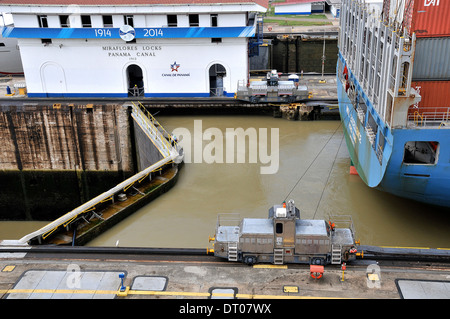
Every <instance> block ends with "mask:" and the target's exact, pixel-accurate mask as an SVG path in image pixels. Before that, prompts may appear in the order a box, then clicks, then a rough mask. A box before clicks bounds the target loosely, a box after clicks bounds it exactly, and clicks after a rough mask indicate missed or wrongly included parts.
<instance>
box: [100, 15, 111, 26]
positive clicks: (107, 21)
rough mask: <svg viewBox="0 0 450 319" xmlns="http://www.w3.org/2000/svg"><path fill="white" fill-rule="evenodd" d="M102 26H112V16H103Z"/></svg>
mask: <svg viewBox="0 0 450 319" xmlns="http://www.w3.org/2000/svg"><path fill="white" fill-rule="evenodd" d="M102 18H103V27H105V28H112V27H113V18H112V16H103V17H102Z"/></svg>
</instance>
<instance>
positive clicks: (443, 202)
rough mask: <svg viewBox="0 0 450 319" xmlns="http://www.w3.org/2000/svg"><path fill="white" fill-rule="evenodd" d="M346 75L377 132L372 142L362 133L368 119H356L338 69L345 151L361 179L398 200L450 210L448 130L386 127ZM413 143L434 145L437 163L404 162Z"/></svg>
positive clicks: (356, 116) (357, 117)
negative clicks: (406, 153)
mask: <svg viewBox="0 0 450 319" xmlns="http://www.w3.org/2000/svg"><path fill="white" fill-rule="evenodd" d="M339 59H340V61H341V62H342V63H344V62H345V61H344V59H343V57H342V56H341V55H340V56H339ZM338 64H339V62H338ZM348 71H349V77H350V78H351V80H352V82H353V83H354V85H355V91H356V92H358V94H359V95H360V96H361V97H362V98H363V99H364V100H365V101H366V105H367V113H370V115H371V116H372V118H373V119H374V120H375V122H376V123H377V128H378V129H377V132H374V134H375V141H374V142H371V141H370V138H369V134H368V133H367V131H366V130H365V124H367V116H366V119H364V118H363V119H361V116H358V113H357V111H356V110H355V108H354V107H353V105H352V102H351V99H350V98H349V96H348V94H347V92H346V90H345V88H344V87H343V84H342V82H341V80H340V79H339V69H338V71H337V72H338V74H337V88H338V100H339V112H340V115H341V121H342V125H343V131H344V135H345V139H346V144H347V148H348V151H349V154H350V157H351V160H352V162H353V165H354V166H355V168H356V170H357V171H358V174H359V176H360V177H361V179H362V180H363V181H364V182H365V183H366V184H367V185H368V186H369V187H372V188H377V189H379V190H382V191H385V192H388V193H392V194H394V195H397V196H400V197H404V198H408V199H412V200H415V201H420V202H423V203H427V204H431V205H437V206H443V207H450V130H449V129H438V128H423V127H420V128H400V129H394V128H390V127H388V126H387V125H385V123H384V122H383V121H382V120H381V117H380V116H379V115H378V113H377V112H376V110H375V109H374V108H373V106H372V105H371V103H370V102H369V101H368V99H367V98H366V94H365V92H364V91H363V89H362V88H361V86H360V84H359V83H358V81H357V79H356V78H355V77H354V76H353V74H351V70H348ZM364 122H366V123H364ZM372 138H373V137H372ZM379 139H383V140H384V143H381V144H382V147H381V148H378V145H379V143H378V141H379ZM412 141H419V142H420V141H424V142H428V141H433V142H437V144H438V145H439V148H438V153H437V156H436V161H435V162H434V163H432V164H417V163H409V162H407V161H405V145H406V143H408V142H412ZM373 145H377V147H373Z"/></svg>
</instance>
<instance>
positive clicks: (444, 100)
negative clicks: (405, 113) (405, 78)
mask: <svg viewBox="0 0 450 319" xmlns="http://www.w3.org/2000/svg"><path fill="white" fill-rule="evenodd" d="M411 87H412V88H414V89H416V90H417V91H418V92H419V93H420V95H421V96H422V99H421V101H420V102H419V103H417V105H415V106H411V107H410V108H409V114H410V115H411V114H414V113H415V112H418V113H419V114H421V115H424V116H425V115H426V116H427V117H428V118H430V117H431V118H435V119H440V118H444V119H445V118H447V119H450V81H413V82H412V83H411Z"/></svg>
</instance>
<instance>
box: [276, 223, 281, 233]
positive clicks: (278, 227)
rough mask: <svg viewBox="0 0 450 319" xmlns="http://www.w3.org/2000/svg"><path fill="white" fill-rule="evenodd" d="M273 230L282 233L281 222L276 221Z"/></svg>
mask: <svg viewBox="0 0 450 319" xmlns="http://www.w3.org/2000/svg"><path fill="white" fill-rule="evenodd" d="M275 232H276V233H277V234H282V233H283V223H276V225H275Z"/></svg>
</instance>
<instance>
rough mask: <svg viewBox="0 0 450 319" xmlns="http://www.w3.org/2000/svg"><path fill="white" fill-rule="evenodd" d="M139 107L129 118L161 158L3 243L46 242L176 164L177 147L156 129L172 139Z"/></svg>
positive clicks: (133, 108) (133, 109) (177, 156)
mask: <svg viewBox="0 0 450 319" xmlns="http://www.w3.org/2000/svg"><path fill="white" fill-rule="evenodd" d="M139 105H140V106H137V105H136V104H134V103H132V115H133V117H134V118H139V121H140V123H141V124H144V125H143V127H142V129H143V130H144V131H145V133H146V134H147V136H148V137H149V138H150V139H151V140H152V142H153V143H154V144H155V145H158V146H159V147H160V148H158V149H159V150H160V152H161V154H163V159H162V160H160V161H158V162H156V163H154V164H153V165H151V166H149V167H147V168H146V169H144V170H142V171H140V172H138V173H137V174H135V175H133V176H132V177H130V178H128V179H126V180H125V181H123V182H122V183H120V184H118V185H116V186H115V187H113V188H111V189H110V190H108V191H107V192H104V193H102V194H100V195H98V196H97V197H95V198H93V199H91V200H89V201H88V202H86V203H84V204H82V205H81V206H79V207H77V208H75V209H74V210H72V211H71V212H69V213H67V214H65V215H63V216H61V217H60V218H58V219H56V220H55V221H53V222H51V223H49V224H47V225H46V226H44V227H42V228H40V229H38V230H37V231H35V232H32V233H30V234H28V235H25V236H23V237H22V238H20V239H19V240H6V241H4V242H7V243H8V245H27V244H28V243H29V242H30V241H31V240H33V239H38V241H39V242H40V241H41V240H45V239H46V238H47V237H48V236H50V235H51V234H52V233H54V232H55V231H56V230H57V229H58V228H59V227H61V226H63V227H67V226H68V225H69V224H70V223H72V222H73V221H74V220H75V219H76V218H77V217H78V216H80V215H83V214H84V213H87V212H90V211H93V210H94V209H95V206H96V205H98V204H100V203H103V202H106V201H108V200H112V199H113V197H114V195H117V194H120V193H122V192H125V191H126V190H127V189H128V188H130V187H131V186H133V184H134V183H136V182H138V181H142V180H143V179H144V178H146V177H147V176H148V175H149V174H150V173H152V172H154V171H157V170H159V169H161V167H162V166H164V165H166V164H169V163H170V162H172V161H175V162H179V156H180V154H179V152H178V150H177V149H178V148H177V145H176V144H175V141H173V144H174V146H172V144H171V143H170V142H169V141H168V140H167V139H166V138H165V137H164V136H163V134H162V133H161V132H160V131H159V130H158V129H157V126H158V127H160V128H161V129H162V131H163V132H165V134H167V135H168V136H169V140H170V141H172V140H173V138H172V136H171V135H169V134H168V133H167V132H166V131H165V130H164V128H162V126H161V125H160V124H159V123H158V122H157V121H156V119H155V118H154V117H153V116H152V115H151V114H150V113H149V112H148V111H147V110H146V109H145V107H144V106H143V105H142V104H141V103H140V102H139Z"/></svg>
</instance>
